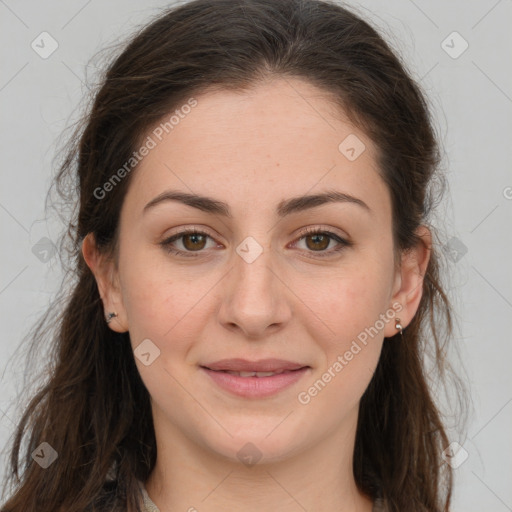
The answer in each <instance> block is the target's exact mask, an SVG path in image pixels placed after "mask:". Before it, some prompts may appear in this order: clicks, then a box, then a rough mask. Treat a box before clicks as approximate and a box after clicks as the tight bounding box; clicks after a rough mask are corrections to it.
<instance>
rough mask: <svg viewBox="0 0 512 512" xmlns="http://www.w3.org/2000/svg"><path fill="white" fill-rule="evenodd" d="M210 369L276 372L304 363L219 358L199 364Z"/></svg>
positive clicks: (297, 367)
mask: <svg viewBox="0 0 512 512" xmlns="http://www.w3.org/2000/svg"><path fill="white" fill-rule="evenodd" d="M201 366H203V367H205V368H208V369H210V370H216V371H220V370H227V371H233V372H277V371H279V370H298V369H300V368H303V367H304V366H307V365H306V364H302V363H296V362H293V361H286V360H285V359H260V360H259V361H249V360H247V359H241V358H234V359H221V360H220V361H215V362H212V363H207V364H203V365H201Z"/></svg>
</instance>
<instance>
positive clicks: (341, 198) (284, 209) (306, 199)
mask: <svg viewBox="0 0 512 512" xmlns="http://www.w3.org/2000/svg"><path fill="white" fill-rule="evenodd" d="M167 201H177V202H180V203H183V204H186V205H188V206H192V207H193V208H197V209H198V210H201V211H203V212H206V213H212V214H215V215H222V216H223V217H228V218H232V217H233V216H232V214H231V210H230V207H229V205H228V204H227V203H225V202H223V201H219V200H217V199H213V198H211V197H207V196H201V195H198V194H189V193H187V192H180V191H176V190H167V191H165V192H162V193H161V194H159V195H158V196H156V197H155V198H154V199H152V200H151V201H149V203H148V204H146V206H144V210H143V213H146V212H147V211H148V210H150V209H151V208H153V207H155V206H156V205H158V204H161V203H164V202H167ZM327 203H349V204H355V205H357V206H360V207H362V208H363V209H364V210H366V211H368V212H369V213H371V209H370V207H369V206H368V205H367V204H366V203H365V202H364V201H363V200H361V199H359V198H357V197H354V196H351V195H350V194H345V193H343V192H339V191H337V190H329V191H326V192H323V193H321V194H313V195H303V196H298V197H292V198H290V199H285V200H283V201H280V202H279V203H278V205H277V208H276V213H277V215H278V217H285V216H287V215H291V214H292V213H298V212H302V211H305V210H309V209H311V208H315V207H317V206H322V205H324V204H327Z"/></svg>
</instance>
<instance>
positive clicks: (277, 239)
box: [83, 78, 430, 512]
mask: <svg viewBox="0 0 512 512" xmlns="http://www.w3.org/2000/svg"><path fill="white" fill-rule="evenodd" d="M197 101H198V104H197V106H196V107H194V108H193V109H192V111H191V113H190V114H188V115H187V116H186V117H185V119H183V120H181V121H180V123H179V124H178V125H176V126H175V127H174V129H173V130H172V131H171V132H170V133H169V134H168V135H167V136H166V137H165V138H164V139H163V140H162V141H161V142H160V143H159V144H158V145H157V146H156V147H155V148H154V149H152V150H151V151H150V152H149V154H148V155H147V156H146V157H145V158H144V159H143V160H142V162H141V163H140V164H139V167H138V168H137V170H136V171H134V175H133V176H132V182H131V184H130V187H129V189H128V192H127V195H126V197H125V200H124V203H123V208H122V211H121V218H120V234H119V246H118V253H117V256H116V257H115V258H109V257H108V256H107V255H104V254H102V253H99V252H98V251H97V250H96V247H95V244H94V238H93V236H92V235H89V236H88V237H86V239H85V241H84V244H83V255H84V258H85V260H86V262H87V264H88V265H89V267H90V268H91V270H92V271H93V272H94V275H95V277H96V280H97V283H98V288H99V291H100V295H101V298H102V300H103V304H104V307H105V313H107V312H109V311H115V312H117V314H118V316H117V317H116V318H115V319H114V320H113V321H112V322H110V324H109V326H110V327H111V328H112V329H113V330H115V331H117V332H126V331H129V332H130V339H131V343H132V345H133V348H134V349H135V348H136V347H137V346H138V345H139V344H140V343H141V342H142V341H143V340H145V339H148V338H149V339H150V340H151V342H152V343H153V344H154V345H155V346H157V347H158V349H159V350H160V355H159V356H158V357H157V358H156V359H155V360H154V361H153V362H152V363H151V364H150V365H149V366H145V365H144V364H143V363H142V362H141V361H140V360H139V359H138V358H135V361H136V363H137V367H138V369H139V372H140V375H141V377H142V379H143V381H144V384H145V385H146V387H147V389H148V391H149V393H150V395H151V403H152V411H153V418H154V425H155V433H156V439H157V451H158V456H157V463H156V467H155V469H154V471H153V472H152V473H151V475H150V477H149V479H148V481H147V482H146V488H147V490H148V493H149V495H150V496H151V498H152V500H153V501H154V502H155V503H156V504H157V506H158V507H159V508H160V510H161V511H162V512H165V511H171V510H191V511H192V510H195V509H197V510H200V511H201V512H207V511H221V510H232V509H233V508H234V507H235V505H236V504H239V505H240V506H242V505H243V509H244V510H246V511H249V512H250V511H261V510H280V511H282V512H292V511H293V512H296V511H299V510H315V511H318V512H322V511H325V512H327V511H344V512H356V511H358V512H369V511H371V509H372V502H371V500H370V499H368V498H367V497H366V496H365V495H363V494H362V493H360V492H359V491H358V489H357V487H356V485H355V480H354V477H353V473H352V456H353V450H354V442H355V433H356V425H357V417H358V405H359V402H360V399H361V396H362V395H363V393H364V391H365V389H366V388H367V386H368V384H369V382H370V380H371V377H372V375H373V373H374V371H375V368H376V366H377V363H378V360H379V356H380V353H381V348H382V344H383V341H384V337H389V336H393V335H394V334H395V333H396V332H397V330H396V328H395V324H394V320H389V321H387V322H386V323H385V326H384V328H383V329H381V330H379V332H378V334H377V335H375V336H374V337H373V338H370V340H369V342H368V343H367V345H365V346H363V345H361V344H360V345H361V347H362V350H361V351H360V352H358V353H357V355H355V356H354V357H353V359H352V360H351V361H350V362H348V364H347V365H346V366H345V367H344V368H343V370H342V371H341V372H339V373H337V374H336V376H335V377H334V378H332V379H331V381H330V382H329V383H328V384H327V385H326V386H325V387H324V388H323V389H322V390H321V392H319V393H318V394H317V395H316V396H314V397H313V398H311V400H310V402H309V403H308V404H306V405H304V404H301V403H300V402H299V401H298V398H297V397H298V394H299V393H300V392H303V391H307V390H308V388H309V387H310V386H311V385H312V384H313V383H314V382H315V381H317V380H318V379H319V378H321V376H322V374H324V372H325V371H326V370H327V369H328V368H329V367H332V365H333V363H334V362H335V361H336V360H337V358H338V356H339V355H343V354H344V353H345V352H346V351H347V350H349V349H350V346H351V344H352V342H353V340H356V339H357V336H358V334H360V333H361V332H362V331H364V329H365V328H368V327H370V326H374V325H375V324H376V320H378V319H379V315H380V314H382V313H385V312H386V311H389V310H390V309H391V308H392V305H393V304H394V303H395V304H396V303H398V304H399V306H400V307H401V311H400V313H399V314H398V315H397V316H399V317H400V319H401V324H402V326H403V327H404V328H405V327H406V326H407V324H408V323H409V322H410V321H411V319H412V317H413V316H414V314H415V312H416V310H417V308H418V304H419V301H420V298H421V290H422V276H423V275H424V273H425V269H426V266H427V263H428V258H429V250H428V247H429V246H430V234H429V231H428V229H427V228H425V227H421V228H420V230H419V231H420V233H419V234H420V235H421V236H422V238H423V241H424V242H422V243H419V244H418V246H417V247H415V248H413V249H412V250H411V251H408V252H407V253H403V254H401V255H399V256H398V261H397V260H396V259H395V254H394V247H393V240H392V224H391V200H390V195H389V191H388V190H387V188H386V185H385V184H384V182H383V180H382V179H381V177H380V175H379V172H378V168H377V164H376V158H375V157H376V148H375V147H374V145H373V144H372V142H371V141H370V140H369V138H368V137H367V136H366V135H365V134H364V133H362V132H361V131H360V130H359V129H357V128H356V127H354V126H353V125H351V124H350V123H349V122H348V121H347V120H346V119H345V118H344V116H342V115H340V113H339V111H338V110H336V109H335V107H334V106H333V104H332V103H331V102H330V101H329V99H328V98H327V97H326V96H325V95H324V94H323V93H322V92H321V91H320V90H319V89H317V88H315V87H314V86H312V85H310V84H308V83H306V82H303V81H300V80H297V79H293V80H292V79H283V78H275V79H273V80H269V81H268V82H265V83H260V84H259V85H257V86H255V87H253V88H251V89H250V90H246V91H244V92H229V91H215V92H209V93H206V94H203V95H200V96H198V97H197ZM149 133H150V132H149ZM350 134H355V135H356V136H357V137H358V138H359V139H360V140H361V141H363V142H364V144H365V146H366V150H365V151H364V152H363V153H362V154H361V155H360V156H359V157H358V158H357V159H356V160H354V161H349V159H347V158H346V156H345V155H344V154H342V153H341V152H340V151H339V150H338V146H339V144H340V143H341V142H342V141H343V140H344V139H345V138H346V137H347V136H348V135H350ZM170 189H172V190H178V191H182V192H187V193H196V194H201V195H207V196H209V197H213V198H215V199H217V200H219V201H224V202H226V203H227V204H228V205H229V208H230V209H231V212H232V217H231V218H226V217H223V216H221V215H218V214H216V215H215V214H212V213H208V212H203V211H200V210H199V209H196V208H194V207H191V206H188V205H185V204H182V203H180V202H176V201H166V202H161V203H159V204H158V205H156V206H154V207H153V208H150V209H148V210H147V211H146V213H144V212H143V209H144V206H145V205H146V204H147V203H148V202H149V201H151V200H152V199H154V198H155V197H156V196H158V195H159V194H161V193H162V192H164V191H166V190H170ZM326 190H337V191H340V192H343V193H346V194H350V195H352V196H355V197H356V198H359V199H360V200H362V201H364V203H366V205H367V206H368V207H369V211H367V210H366V209H365V208H363V207H361V206H360V205H357V204H354V203H349V202H344V203H341V202H332V203H327V204H323V205H321V206H317V207H314V208H310V209H307V210H305V211H302V212H296V213H293V214H290V215H288V216H286V217H283V218H281V219H280V218H279V217H278V216H277V215H276V211H275V210H276V207H277V205H278V203H280V201H283V200H285V199H289V198H291V197H295V196H300V195H304V194H315V193H321V192H324V191H326ZM187 227H196V228H197V230H198V231H201V232H205V233H206V234H208V235H209V237H211V238H206V239H202V244H201V240H200V242H197V240H196V241H194V240H192V241H191V240H190V237H186V236H185V238H181V239H178V240H176V241H175V242H174V243H173V246H174V247H175V248H177V249H181V250H183V251H186V250H187V249H188V250H189V253H191V252H194V251H193V250H194V248H199V252H198V251H197V250H196V252H195V254H198V253H199V254H200V255H199V256H198V257H195V258H194V257H186V256H176V255H173V254H170V253H169V252H167V251H166V249H165V248H164V247H162V246H161V245H159V243H160V242H161V241H162V240H165V239H166V238H168V237H169V236H170V235H172V234H176V233H177V232H178V231H180V230H181V229H183V228H187ZM305 227H310V228H318V229H319V231H321V230H322V229H323V230H324V231H325V230H328V231H331V232H332V233H334V234H335V235H338V236H340V237H341V238H344V239H347V240H349V241H350V242H351V243H352V245H350V246H346V247H344V248H343V250H342V251H340V252H337V253H335V252H333V249H335V248H336V247H338V246H339V244H338V242H337V241H336V240H334V239H328V240H330V242H329V244H328V246H327V242H325V244H324V245H322V243H319V242H318V241H316V242H315V237H314V235H309V236H308V235H307V234H304V233H303V232H304V228H305ZM248 236H251V237H253V238H254V239H255V240H256V241H257V242H258V243H259V244H260V246H261V248H262V249H263V252H262V253H261V254H260V255H259V257H257V258H256V259H255V261H253V262H252V263H248V262H247V261H245V260H244V259H243V258H242V257H240V256H239V254H238V253H237V252H236V248H237V247H238V246H239V244H240V243H241V242H242V241H243V240H244V239H245V238H246V237H248ZM315 243H316V245H315ZM322 251H323V253H324V254H328V253H329V252H330V255H329V256H327V257H323V258H322V257H321V254H322ZM318 254H320V256H318ZM391 311H392V309H391ZM230 357H241V358H245V359H251V360H259V359H263V358H267V357H276V358H282V359H287V360H291V361H296V362H300V363H302V364H306V365H309V366H311V370H310V371H309V373H308V374H307V375H305V376H304V378H303V379H301V380H300V381H299V382H298V383H296V384H294V385H293V386H292V387H291V388H288V389H286V390H284V391H282V392H280V393H278V394H277V395H274V396H272V397H267V398H263V399H253V398H251V399H247V398H241V397H236V396H233V395H231V394H229V393H228V392H226V391H223V390H222V389H220V388H218V387H217V386H216V384H214V383H212V381H211V379H210V378H209V377H208V375H205V374H204V372H203V371H202V370H201V369H200V368H199V365H200V364H204V363H206V362H211V361H215V360H218V359H222V358H230ZM248 442H251V443H253V444H254V445H255V446H256V447H257V449H258V451H259V453H261V455H262V458H261V460H260V461H259V462H258V463H257V464H255V465H253V466H246V465H245V464H243V463H241V461H240V460H239V459H238V457H237V452H238V451H239V450H240V449H241V448H242V447H243V446H244V445H245V444H246V443H248ZM191 507H195V508H191ZM301 507H302V508H301Z"/></svg>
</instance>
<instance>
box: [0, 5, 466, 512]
mask: <svg viewBox="0 0 512 512" xmlns="http://www.w3.org/2000/svg"><path fill="white" fill-rule="evenodd" d="M272 76H281V77H290V78H291V77H297V78H301V79H303V80H306V81H308V82H310V83H311V84H313V85H315V86H317V87H319V88H320V89H322V90H324V91H326V92H327V93H329V94H330V96H331V97H332V101H333V102H335V103H336V104H337V105H338V106H339V107H340V108H341V109H343V112H345V113H347V114H348V116H349V118H350V119H351V120H352V121H353V122H354V123H355V124H356V125H357V126H359V127H360V128H362V129H363V131H365V132H366V133H367V134H368V136H369V137H370V138H371V139H372V140H373V142H374V143H375V145H376V147H377V148H378V150H379V156H378V159H379V161H378V163H379V169H380V172H381V175H382V178H383V179H384V181H385V182H386V184H387V186H388V188H389V190H390V193H391V198H392V214H393V236H394V241H395V247H396V249H397V250H399V251H404V250H407V249H409V248H411V247H412V246H413V245H415V244H416V243H418V239H417V237H416V235H415V230H416V228H417V227H418V226H419V225H420V224H424V223H427V222H428V219H429V214H430V211H431V209H432V206H433V205H434V203H435V200H436V197H437V196H436V194H435V188H434V185H436V184H437V185H438V184H439V183H440V180H439V179H434V177H435V176H437V175H438V172H439V168H440V165H439V164H440V161H441V156H440V150H439V147H438V143H437V140H436V136H435V129H434V127H433V122H432V118H431V114H430V109H429V106H428V104H427V102H426V100H425V97H424V95H423V93H422V92H421V90H420V88H419V86H418V84H417V83H416V82H415V81H414V80H413V79H412V78H411V76H410V73H409V72H408V71H407V70H406V67H405V66H404V64H403V63H402V62H401V60H400V58H399V57H397V55H396V54H395V53H394V52H393V51H392V50H391V48H390V47H389V45H388V44H387V43H386V42H385V41H384V40H383V39H382V37H381V36H380V35H379V34H378V33H377V31H376V30H375V29H374V28H372V27H371V25H370V24H368V23H367V22H366V21H364V20H363V19H361V18H360V17H359V16H357V15H356V14H354V13H353V12H351V11H349V10H347V9H345V8H343V7H341V6H339V5H336V4H334V3H330V2H324V1H319V0H279V1H276V0H240V1H233V0H195V1H192V2H188V3H186V4H184V5H181V6H179V7H175V8H172V9H170V10H167V11H166V12H164V13H163V14H161V15H159V16H158V17H157V18H156V19H155V20H153V21H152V22H151V23H150V24H148V25H147V26H145V27H143V29H141V30H140V31H139V32H138V33H137V34H136V35H135V36H134V37H133V38H132V39H131V41H130V42H129V44H127V45H126V47H125V48H124V49H123V51H122V52H121V53H120V54H119V55H118V56H117V57H116V58H115V60H113V62H112V63H111V64H110V65H109V67H108V69H107V70H106V73H105V75H104V77H103V79H102V81H101V83H100V85H99V88H98V90H97V92H96V93H95V96H94V98H93V102H92V105H91V107H90V108H89V109H88V111H87V112H86V114H85V116H84V118H83V122H82V123H81V124H80V125H79V126H78V128H77V130H76V132H75V133H74V135H73V137H72V138H71V141H70V143H69V147H68V148H67V153H66V156H65V158H64V160H63V162H62V164H61V166H60V169H59V172H58V175H57V177H56V181H55V184H56V187H57V190H58V191H59V192H60V193H61V195H62V197H63V198H64V199H65V200H69V201H73V200H75V203H76V198H77V196H78V197H79V200H78V206H77V207H76V208H75V209H74V210H73V209H72V210H71V212H70V213H71V220H70V222H69V228H68V230H67V233H66V235H65V238H64V240H65V241H67V243H65V244H64V246H63V249H65V248H67V251H68V254H69V256H70V258H71V259H70V262H71V263H70V267H71V273H70V274H69V276H68V277H69V279H68V281H66V282H67V283H68V285H67V287H64V288H63V290H64V291H63V292H62V293H61V295H60V297H59V298H58V299H57V301H56V303H55V304H54V306H53V308H52V310H51V311H50V312H49V313H48V314H47V315H46V317H45V318H43V320H42V321H41V322H40V324H39V325H38V326H37V328H36V329H35V331H34V333H33V335H32V339H33V344H34V345H33V346H34V347H36V346H37V345H39V344H40V343H42V341H43V340H44V339H45V338H47V339H48V340H49V342H50V359H49V360H50V363H49V366H48V368H47V370H46V375H48V376H47V377H46V380H45V382H44V384H43V385H42V386H41V388H40V389H39V390H38V392H37V394H36V395H35V396H34V397H33V398H32V400H31V401H30V403H29V404H28V406H27V408H26V409H25V412H24V414H23V416H22V418H21V420H20V422H19V425H18V427H17V430H16V432H15V435H14V437H13V441H12V451H11V459H10V470H11V471H10V474H9V481H10V484H11V485H10V490H9V492H10V498H9V499H8V500H7V502H6V503H5V504H4V505H3V507H2V511H3V512H50V511H51V512H55V511H64V510H65V511H66V512H73V511H76V512H79V511H106V510H109V511H110V510H124V511H125V510H127V509H128V510H139V506H138V503H139V500H140V494H139V493H138V486H137V480H140V481H142V482H145V481H146V479H147V478H148V476H149V474H150V472H151V471H152V469H153V467H154V464H155V460H156V442H155V434H154V429H153V423H152V418H151V408H150V401H149V395H148V392H147V390H146V388H145V386H144V385H143V382H142V380H141V379H140V376H139V374H138V371H137V368H136V365H135V362H134V356H133V352H132V349H131V345H130V341H129V335H128V333H124V334H118V333H115V332H113V331H112V330H110V329H109V327H108V326H107V325H106V323H105V319H104V311H103V306H102V302H101V299H100V297H99V294H98V288H97V285H96V281H95V279H94V276H93V274H92V273H91V271H90V270H89V268H88V267H87V265H86V264H85V262H84V260H83V257H82V254H81V242H82V241H83V239H84V237H85V236H86V235H87V234H88V233H93V234H94V236H95V239H96V241H97V243H98V245H99V248H100V250H102V251H104V252H110V253H111V252H113V251H115V248H116V244H117V227H118V222H119V214H120V209H121V205H122V202H123V199H124V197H125V194H126V191H127V187H128V186H129V183H130V181H131V180H130V178H131V175H132V174H133V172H136V170H134V171H132V172H130V173H126V176H125V177H123V179H122V180H119V182H116V184H115V186H114V187H112V189H111V190H109V193H108V194H106V196H105V197H98V196H99V195H100V194H98V189H99V188H101V187H102V186H103V185H104V184H105V183H106V182H108V181H109V180H111V179H112V176H113V175H114V174H115V173H116V171H117V170H118V169H120V168H122V167H123V165H124V164H125V163H126V162H127V161H128V160H129V159H130V157H131V156H132V153H133V151H135V150H136V149H137V148H138V147H140V146H138V145H139V144H140V141H141V140H142V138H143V137H144V136H145V134H146V132H147V130H148V128H149V127H151V126H153V125H154V123H155V122H157V121H158V120H161V119H162V118H163V117H164V116H166V115H169V112H171V111H173V110H175V109H176V108H177V107H179V106H180V105H181V104H183V103H185V102H186V100H187V99H188V98H191V97H192V96H195V97H198V96H199V95H200V94H201V93H202V92H205V91H208V90H209V89H211V88H220V89H233V90H243V89H244V88H247V87H249V86H251V85H254V84H257V83H259V81H260V80H264V79H267V78H268V77H272ZM95 191H96V193H95ZM439 256H440V253H439V251H438V246H437V243H434V244H433V245H432V247H431V257H430V262H429V265H428V269H427V272H426V274H425V276H424V280H423V296H422V299H421V303H420V306H419V310H418V311H417V313H416V315H415V317H414V319H413V320H412V322H411V323H410V325H408V326H407V328H406V329H405V331H404V333H403V337H401V336H399V335H397V336H394V337H393V338H388V339H386V340H385V341H384V345H383V348H382V354H381V358H380V361H379V363H378V367H377V369H376V372H375V374H374V376H373V378H372V380H371V382H370V384H369V386H368V388H367V390H366V392H365V393H364V395H363V397H362V399H361V402H360V409H359V423H358V426H357V434H356V442H355V453H354V468H353V470H354V476H355V480H356V483H357V485H358V486H359V488H360V489H361V491H362V492H364V493H366V494H367V495H368V496H369V497H371V498H377V497H382V498H384V499H385V502H386V507H387V510H388V511H390V512H391V511H392V512H404V511H407V512H413V511H428V512H442V511H443V512H444V511H448V510H449V505H450V499H451V493H452V485H453V482H452V469H451V467H450V466H449V465H448V464H446V463H444V462H443V459H442V456H441V454H442V451H443V450H444V449H446V448H447V446H448V445H449V440H448V436H447V433H446V430H445V426H444V425H443V421H442V417H441V414H440V412H439V409H438V406H437V405H436V403H435V401H434V399H433V394H432V391H431V389H430V384H431V377H430V374H431V372H432V371H433V370H437V373H435V375H437V376H438V377H439V378H440V379H444V378H445V377H446V374H447V372H448V370H450V367H449V365H448V364H447V358H446V355H447V349H448V340H449V338H450V336H451V333H452V315H451V312H450V305H449V301H448V299H447V296H446V294H445V292H444V291H443V287H442V285H441V282H440V275H439V263H440V259H439ZM426 353H431V354H433V367H432V368H431V369H429V372H428V373H427V370H426V368H425V361H424V355H425V354H426ZM454 382H458V381H456V380H454ZM458 389H459V388H458ZM459 391H460V389H459ZM461 398H462V394H461ZM24 442H25V444H24ZM42 442H46V443H48V444H49V445H50V446H51V447H52V448H53V449H54V450H55V451H56V453H57V454H58V458H57V460H56V461H55V462H54V463H53V464H52V465H50V466H49V467H48V468H46V469H43V468H42V467H40V465H39V464H36V463H35V462H34V460H35V459H33V458H32V456H31V454H32V453H33V452H34V450H36V449H40V448H38V447H39V446H40V444H41V443H42Z"/></svg>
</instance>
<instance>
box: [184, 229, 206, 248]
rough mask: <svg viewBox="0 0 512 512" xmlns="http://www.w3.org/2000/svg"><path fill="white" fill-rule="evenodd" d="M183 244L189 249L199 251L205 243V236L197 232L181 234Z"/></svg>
mask: <svg viewBox="0 0 512 512" xmlns="http://www.w3.org/2000/svg"><path fill="white" fill-rule="evenodd" d="M181 238H182V239H183V246H184V247H185V249H187V250H189V251H200V250H201V249H204V247H205V245H206V238H207V237H206V236H205V235H202V234H199V233H191V234H188V235H183V236H182V237H181Z"/></svg>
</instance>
